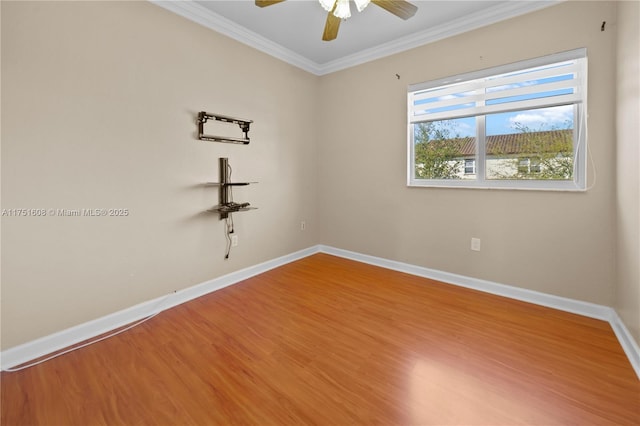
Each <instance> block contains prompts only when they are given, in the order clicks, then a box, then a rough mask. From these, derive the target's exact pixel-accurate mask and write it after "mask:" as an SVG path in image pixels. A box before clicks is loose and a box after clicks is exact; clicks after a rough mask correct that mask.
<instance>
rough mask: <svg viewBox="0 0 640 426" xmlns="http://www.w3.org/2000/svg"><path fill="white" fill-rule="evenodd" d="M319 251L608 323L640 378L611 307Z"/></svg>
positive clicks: (636, 355) (631, 346) (630, 342)
mask: <svg viewBox="0 0 640 426" xmlns="http://www.w3.org/2000/svg"><path fill="white" fill-rule="evenodd" d="M319 251H320V252H322V253H327V254H331V255H334V256H339V257H344V258H346V259H351V260H355V261H358V262H362V263H368V264H370V265H375V266H380V267H382V268H386V269H392V270H394V271H399V272H405V273H407V274H411V275H416V276H419V277H423V278H430V279H432V280H437V281H441V282H444V283H448V284H454V285H457V286H461V287H466V288H470V289H474V290H479V291H483V292H485V293H491V294H495V295H498V296H504V297H508V298H510V299H516V300H521V301H523V302H529V303H533V304H535V305H541V306H546V307H549V308H554V309H558V310H560V311H565V312H571V313H574V314H578V315H583V316H586V317H589V318H595V319H599V320H603V321H607V322H609V324H610V325H611V328H612V329H613V332H614V333H615V335H616V337H617V338H618V341H619V342H620V345H621V346H622V349H623V350H624V352H625V354H626V355H627V358H629V362H630V363H631V366H632V367H633V369H634V370H635V372H636V375H637V376H638V379H640V348H638V345H637V344H636V341H635V340H634V338H633V336H632V335H631V333H630V332H629V330H628V329H627V327H626V326H625V325H624V323H623V322H622V320H621V319H620V317H619V316H618V314H617V313H616V311H615V310H614V309H613V308H610V307H608V306H603V305H597V304H595V303H589V302H582V301H580V300H574V299H569V298H566V297H560V296H554V295H552V294H547V293H541V292H538V291H533V290H527V289H524V288H519V287H513V286H509V285H504V284H498V283H494V282H491V281H485V280H480V279H476V278H471V277H467V276H464V275H457V274H452V273H450V272H443V271H438V270H436V269H429V268H425V267H422V266H416V265H411V264H408V263H402V262H397V261H394V260H388V259H383V258H381V257H375V256H370V255H366V254H361V253H356V252H352V251H348V250H342V249H338V248H334V247H329V246H323V245H320V246H319Z"/></svg>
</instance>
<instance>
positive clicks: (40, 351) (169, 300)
mask: <svg viewBox="0 0 640 426" xmlns="http://www.w3.org/2000/svg"><path fill="white" fill-rule="evenodd" d="M318 251H319V247H318V246H314V247H310V248H307V249H304V250H300V251H297V252H295V253H291V254H288V255H285V256H282V257H279V258H277V259H272V260H269V261H266V262H264V263H260V264H258V265H254V266H250V267H248V268H245V269H241V270H239V271H236V272H232V273H230V274H227V275H224V276H222V277H219V278H215V279H212V280H210V281H206V282H204V283H201V284H197V285H195V286H193V287H189V288H186V289H183V290H179V291H177V292H175V293H170V294H168V295H165V296H162V297H158V298H156V299H153V300H149V301H147V302H143V303H140V304H138V305H135V306H132V307H130V308H127V309H123V310H121V311H118V312H114V313H113V314H109V315H106V316H104V317H101V318H97V319H95V320H93V321H89V322H86V323H83V324H79V325H77V326H75V327H71V328H68V329H66V330H62V331H59V332H57V333H53V334H50V335H48V336H44V337H41V338H39V339H36V340H32V341H30V342H27V343H24V344H22V345H19V346H15V347H13V348H10V349H7V350H5V351H2V353H0V367H1V369H2V370H7V369H11V368H13V367H15V366H17V365H21V364H24V363H27V362H29V361H32V360H34V359H37V358H40V357H43V356H45V355H48V354H51V353H53V352H57V351H59V350H61V349H64V348H68V347H69V346H72V345H75V344H77V343H79V342H83V341H86V340H89V339H92V338H95V337H96V336H99V335H101V334H104V333H108V332H110V331H112V330H115V329H117V328H120V327H122V326H125V325H127V324H131V323H134V322H136V321H140V320H142V319H144V318H146V317H149V316H151V315H154V314H157V313H158V312H161V311H164V310H166V309H169V308H172V307H174V306H177V305H180V304H182V303H185V302H188V301H189V300H193V299H195V298H197V297H200V296H203V295H205V294H208V293H211V292H213V291H216V290H220V289H222V288H224V287H227V286H230V285H232V284H236V283H238V282H240V281H243V280H246V279H247V278H251V277H253V276H254V275H258V274H261V273H263V272H266V271H268V270H270V269H274V268H277V267H278V266H281V265H285V264H287V263H290V262H293V261H295V260H298V259H302V258H304V257H307V256H310V255H312V254H314V253H317V252H318Z"/></svg>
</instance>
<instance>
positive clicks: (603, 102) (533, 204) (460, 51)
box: [318, 2, 616, 306]
mask: <svg viewBox="0 0 640 426" xmlns="http://www.w3.org/2000/svg"><path fill="white" fill-rule="evenodd" d="M615 17H616V15H615V4H614V3H609V2H586V3H575V2H567V3H563V4H560V5H558V6H554V7H551V8H547V9H544V10H542V11H538V12H535V13H531V14H528V15H525V16H521V17H518V18H515V19H511V20H508V21H505V22H502V23H498V24H496V25H492V26H490V27H486V28H482V29H479V30H476V31H473V32H469V33H466V34H462V35H459V36H456V37H452V38H449V39H445V40H442V41H438V42H435V43H432V44H429V45H426V46H422V47H419V48H416V49H413V50H410V51H407V52H404V53H401V54H397V55H394V56H391V57H388V58H385V59H381V60H378V61H375V62H371V63H368V64H364V65H361V66H358V67H355V68H351V69H348V70H344V71H341V72H337V73H334V74H331V75H328V76H325V77H323V78H322V80H321V81H320V86H321V94H322V98H321V99H322V101H321V106H320V109H319V111H320V114H321V115H320V120H321V122H322V123H325V124H324V125H322V126H321V127H320V128H319V129H320V132H319V145H318V153H319V159H320V167H319V182H321V184H320V186H319V200H318V208H319V217H320V218H321V219H322V229H321V233H320V240H321V242H322V243H324V244H328V245H332V246H336V247H340V248H344V249H348V250H354V251H356V252H361V253H366V254H371V255H375V256H380V257H383V258H388V259H393V260H398V261H402V262H407V263H411V264H415V265H421V266H425V267H429V268H434V269H437V270H442V271H448V272H453V273H457V274H462V275H466V276H471V277H476V278H481V279H487V280H491V281H495V282H499V283H504V284H509V285H513V286H518V287H523V288H527V289H532V290H538V291H542V292H545V293H551V294H555V295H559V296H566V297H570V298H574V299H579V300H584V301H588V302H595V303H599V304H604V305H608V306H611V305H612V304H613V300H614V276H615V259H614V249H615V213H614V206H615V203H614V196H615V191H614V190H615V172H614V170H615V167H614V161H615V120H614V107H615V92H614V88H615V86H614V78H615V41H616V37H615V29H614V28H612V26H609V27H607V29H608V30H607V31H605V32H601V31H600V26H601V23H602V21H607V22H609V23H612V22H614V21H615ZM609 28H610V30H609ZM580 47H586V48H587V49H588V61H589V88H588V90H589V94H588V96H589V99H588V103H589V104H588V113H589V120H588V126H589V144H590V149H591V152H592V155H593V159H594V162H595V165H596V168H597V183H596V184H595V186H594V187H593V189H591V190H589V191H588V192H586V193H566V192H560V193H553V192H526V191H504V190H473V189H445V188H408V187H406V185H405V182H406V156H407V154H406V152H407V148H406V133H407V129H406V102H407V101H406V90H407V86H408V85H409V84H412V83H419V82H423V81H428V80H432V79H437V78H441V77H446V76H451V75H455V74H459V73H464V72H469V71H474V70H478V69H482V68H486V67H491V66H496V65H501V64H505V63H510V62H514V61H519V60H523V59H528V58H532V57H538V56H543V55H547V54H551V53H554V52H560V51H566V50H570V49H575V48H580ZM396 74H399V75H400V79H399V80H398V79H397V78H396ZM593 179H594V172H593V167H591V166H590V167H589V182H590V183H591V182H593ZM471 237H478V238H481V241H482V251H481V252H473V251H471V250H470V240H471Z"/></svg>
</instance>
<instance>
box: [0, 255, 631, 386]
mask: <svg viewBox="0 0 640 426" xmlns="http://www.w3.org/2000/svg"><path fill="white" fill-rule="evenodd" d="M318 252H322V253H327V254H331V255H334V256H338V257H343V258H346V259H351V260H355V261H358V262H362V263H368V264H371V265H375V266H380V267H382V268H386V269H392V270H395V271H399V272H405V273H408V274H411V275H416V276H420V277H424V278H430V279H433V280H437V281H442V282H445V283H449V284H454V285H457V286H461V287H466V288H471V289H474V290H479V291H483V292H486V293H491V294H496V295H499V296H504V297H508V298H511V299H516V300H521V301H524V302H529V303H533V304H536V305H541V306H547V307H550V308H554V309H558V310H561V311H566V312H571V313H574V314H579V315H584V316H587V317H590V318H595V319H599V320H603V321H608V322H609V324H611V328H612V329H613V331H614V333H615V335H616V337H617V338H618V340H619V341H620V345H621V346H622V348H623V350H624V352H625V354H626V355H627V357H628V358H629V361H630V362H631V365H632V366H633V368H634V370H635V372H636V374H637V375H638V378H639V379H640V349H639V348H638V345H637V343H636V342H635V340H634V339H633V337H632V336H631V333H630V332H629V330H628V329H627V328H626V327H625V325H624V323H623V322H622V320H621V319H620V317H619V316H618V314H617V313H616V311H615V310H614V309H613V308H610V307H608V306H602V305H597V304H594V303H588V302H582V301H579V300H573V299H568V298H565V297H560V296H554V295H551V294H546V293H540V292H537V291H533V290H527V289H523V288H518V287H513V286H508V285H504V284H498V283H494V282H491V281H485V280H479V279H476V278H471V277H467V276H463V275H457V274H452V273H449V272H443V271H438V270H435V269H429V268H425V267H422V266H416V265H411V264H408V263H402V262H397V261H394V260H388V259H384V258H380V257H375V256H370V255H366V254H361V253H356V252H352V251H348V250H342V249H338V248H335V247H330V246H325V245H316V246H312V247H309V248H307V249H304V250H300V251H297V252H294V253H291V254H289V255H286V256H282V257H279V258H276V259H273V260H269V261H267V262H264V263H260V264H258V265H254V266H250V267H248V268H245V269H242V270H239V271H236V272H232V273H230V274H228V275H224V276H222V277H219V278H215V279H212V280H210V281H207V282H204V283H202V284H198V285H195V286H193V287H189V288H186V289H184V290H180V291H177V292H175V293H171V294H168V295H166V296H163V297H159V298H156V299H153V300H149V301H147V302H143V303H140V304H138V305H135V306H132V307H130V308H127V309H123V310H121V311H118V312H115V313H113V314H109V315H106V316H104V317H102V318H98V319H96V320H93V321H89V322H86V323H84V324H80V325H78V326H75V327H71V328H69V329H66V330H62V331H60V332H57V333H54V334H51V335H49V336H45V337H42V338H40V339H36V340H33V341H31V342H27V343H25V344H22V345H19V346H16V347H13V348H10V349H7V350H5V351H2V353H1V354H0V367H1V368H2V370H6V369H10V368H12V367H15V366H17V365H20V364H24V363H26V362H29V361H31V360H34V359H36V358H40V357H42V356H44V355H47V354H50V353H53V352H56V351H59V350H61V349H64V348H67V347H69V346H72V345H75V344H77V343H79V342H82V341H85V340H89V339H91V338H94V337H96V336H99V335H101V334H104V333H107V332H109V331H112V330H115V329H117V328H120V327H122V326H124V325H127V324H131V323H133V322H136V321H139V320H141V319H143V318H146V317H148V316H151V315H154V314H156V313H158V312H161V311H163V310H166V309H169V308H172V307H174V306H177V305H180V304H182V303H185V302H188V301H190V300H193V299H196V298H198V297H200V296H203V295H205V294H208V293H211V292H213V291H216V290H219V289H222V288H224V287H227V286H230V285H233V284H236V283H238V282H240V281H243V280H246V279H248V278H251V277H253V276H255V275H258V274H261V273H263V272H266V271H268V270H271V269H274V268H277V267H279V266H282V265H285V264H287V263H290V262H293V261H296V260H299V259H302V258H304V257H307V256H310V255H312V254H315V253H318Z"/></svg>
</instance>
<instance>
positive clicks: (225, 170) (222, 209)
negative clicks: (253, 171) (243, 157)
mask: <svg viewBox="0 0 640 426" xmlns="http://www.w3.org/2000/svg"><path fill="white" fill-rule="evenodd" d="M219 162H220V182H209V183H207V184H206V185H207V186H219V187H220V196H219V204H218V205H217V206H215V207H213V208H211V209H209V210H208V211H210V212H215V213H218V214H219V215H220V219H227V218H228V217H229V215H230V214H231V213H235V212H243V211H247V210H255V209H256V208H255V207H250V204H249V203H236V202H234V201H233V197H232V195H231V188H232V187H234V186H246V185H250V184H252V183H257V182H231V181H230V178H231V176H230V174H229V170H230V169H229V159H228V158H219Z"/></svg>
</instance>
